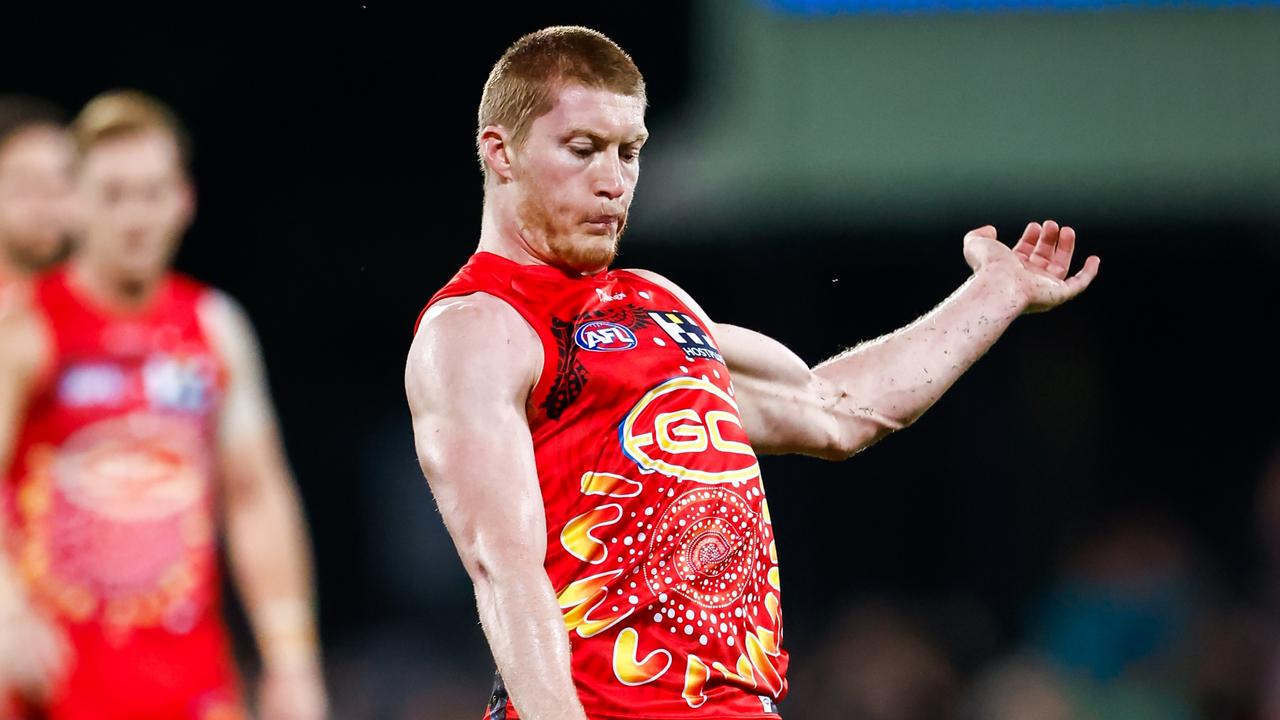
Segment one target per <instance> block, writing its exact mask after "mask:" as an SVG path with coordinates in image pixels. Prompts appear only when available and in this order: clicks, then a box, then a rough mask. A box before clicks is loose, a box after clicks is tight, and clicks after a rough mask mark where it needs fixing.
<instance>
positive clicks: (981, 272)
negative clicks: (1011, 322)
mask: <svg viewBox="0 0 1280 720" xmlns="http://www.w3.org/2000/svg"><path fill="white" fill-rule="evenodd" d="M1021 272H1022V269H1021V268H1020V267H1017V266H1016V265H1013V264H1011V263H1002V262H996V263H987V264H985V265H983V266H981V267H979V268H978V269H977V270H975V271H974V272H973V276H974V279H975V281H976V282H977V283H979V284H980V285H981V287H982V288H983V289H985V290H986V291H987V292H988V293H989V294H990V295H991V296H992V297H994V298H995V299H996V302H998V303H999V305H1000V307H1001V308H1006V309H1008V310H1009V311H1010V314H1011V315H1012V316H1013V317H1017V316H1018V315H1021V314H1022V313H1024V312H1026V310H1027V308H1028V307H1030V305H1031V302H1030V300H1029V299H1028V298H1027V293H1026V292H1025V290H1024V289H1023V287H1022V283H1021V281H1020V279H1019V278H1020V277H1021Z"/></svg>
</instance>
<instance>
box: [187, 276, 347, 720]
mask: <svg viewBox="0 0 1280 720" xmlns="http://www.w3.org/2000/svg"><path fill="white" fill-rule="evenodd" d="M200 320H201V324H202V325H203V327H204V328H205V331H206V333H207V334H208V336H209V337H210V338H211V340H212V341H213V343H214V345H215V348H216V350H217V352H218V354H219V356H220V357H221V359H222V361H223V364H224V367H225V368H226V370H227V388H226V394H225V397H224V399H223V404H222V408H221V412H220V417H219V427H218V456H219V457H218V460H219V467H220V469H221V474H222V479H223V502H224V508H225V513H226V537H227V550H228V560H229V562H230V565H231V570H232V575H233V579H234V580H235V584H236V587H237V589H238V590H239V593H240V597H241V599H242V601H243V603H244V607H245V609H246V612H247V614H248V616H249V621H250V624H251V625H252V627H253V632H254V636H255V638H256V640H257V645H258V650H259V652H260V653H261V657H262V663H263V677H262V682H261V685H260V688H261V692H260V695H259V709H260V714H259V717H262V718H263V720H284V719H288V720H319V718H322V717H324V716H325V713H326V712H327V710H326V704H327V701H326V697H325V691H324V683H323V676H322V672H321V663H320V650H319V642H318V639H317V633H316V622H315V591H314V585H313V579H312V559H311V550H310V545H309V543H308V538H307V529H306V521H305V518H304V515H303V510H302V503H301V501H300V500H299V497H298V493H297V489H296V487H295V485H294V480H293V476H292V473H291V472H290V470H289V467H288V462H287V460H286V458H285V453H284V447H283V443H282V442H281V439H280V432H279V428H278V427H277V424H276V419H275V412H274V409H273V407H272V404H271V398H270V393H269V391H268V389H267V382H266V372H265V369H264V367H263V362H262V356H261V351H260V349H259V347H258V342H257V338H256V336H255V334H254V332H253V328H252V326H251V324H250V322H249V319H248V317H247V316H246V314H245V312H244V310H243V309H242V308H240V307H239V306H238V305H237V304H236V303H235V302H234V301H232V300H231V299H230V298H228V297H226V296H225V295H222V294H220V293H210V295H209V296H208V297H207V298H206V299H205V300H204V302H203V303H202V305H201V307H200Z"/></svg>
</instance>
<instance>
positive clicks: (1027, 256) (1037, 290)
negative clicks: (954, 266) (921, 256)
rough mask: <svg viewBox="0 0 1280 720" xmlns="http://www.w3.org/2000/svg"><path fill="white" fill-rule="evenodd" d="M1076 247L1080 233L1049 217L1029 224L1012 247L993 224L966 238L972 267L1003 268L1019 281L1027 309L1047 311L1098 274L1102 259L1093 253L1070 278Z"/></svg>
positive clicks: (1085, 285) (971, 233) (975, 231)
mask: <svg viewBox="0 0 1280 720" xmlns="http://www.w3.org/2000/svg"><path fill="white" fill-rule="evenodd" d="M1075 249H1076V232H1075V230H1072V229H1071V228H1070V227H1059V226H1058V223H1056V222H1054V221H1052V220H1046V221H1045V222H1044V224H1043V225H1041V224H1040V223H1037V222H1033V223H1029V224H1028V225H1027V229H1026V230H1024V231H1023V232H1022V237H1021V238H1019V239H1018V242H1017V244H1016V245H1014V246H1013V248H1012V249H1010V248H1009V247H1008V246H1006V245H1005V244H1004V243H1002V242H1000V241H999V240H997V239H996V229H995V228H993V227H991V226H990V225H987V226H984V227H980V228H978V229H977V230H971V231H970V232H969V234H967V235H965V237H964V255H965V260H967V261H968V262H969V266H970V267H972V268H973V269H974V270H975V271H977V270H978V269H979V268H984V267H986V268H990V269H1002V270H1005V271H1007V272H1009V273H1010V274H1011V275H1012V276H1013V278H1014V280H1015V281H1016V282H1017V285H1018V289H1019V290H1020V291H1021V292H1022V293H1023V296H1024V297H1025V298H1026V301H1027V306H1026V310H1025V312H1028V313H1034V312H1044V311H1045V310H1049V309H1052V308H1055V307H1057V306H1058V305H1061V304H1062V303H1064V302H1066V301H1068V300H1070V299H1071V298H1073V297H1075V296H1077V295H1079V294H1080V293H1082V292H1084V290H1085V288H1087V287H1089V283H1091V282H1093V279H1094V278H1095V277H1097V275H1098V266H1099V265H1100V260H1099V259H1098V257H1097V256H1096V255H1090V256H1089V258H1088V259H1087V260H1085V263H1084V267H1082V268H1081V269H1080V271H1079V272H1077V273H1076V274H1075V275H1072V276H1070V277H1068V275H1067V273H1068V272H1069V271H1070V269H1071V256H1072V254H1074V252H1075Z"/></svg>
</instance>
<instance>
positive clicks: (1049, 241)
mask: <svg viewBox="0 0 1280 720" xmlns="http://www.w3.org/2000/svg"><path fill="white" fill-rule="evenodd" d="M1058 230H1059V228H1058V223H1056V222H1054V221H1052V220H1045V221H1044V225H1043V226H1042V227H1041V231H1040V239H1039V240H1037V241H1036V247H1035V249H1034V250H1032V251H1031V256H1030V257H1029V258H1027V260H1028V261H1029V262H1030V263H1031V264H1032V265H1033V266H1035V267H1038V268H1040V269H1041V270H1044V269H1046V268H1048V267H1049V264H1050V263H1052V262H1053V253H1054V250H1056V249H1057V247H1058Z"/></svg>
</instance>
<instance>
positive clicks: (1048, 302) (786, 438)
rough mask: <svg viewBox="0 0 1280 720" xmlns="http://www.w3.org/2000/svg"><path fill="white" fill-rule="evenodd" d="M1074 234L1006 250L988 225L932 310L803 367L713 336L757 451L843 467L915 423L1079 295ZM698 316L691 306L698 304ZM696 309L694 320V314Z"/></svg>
mask: <svg viewBox="0 0 1280 720" xmlns="http://www.w3.org/2000/svg"><path fill="white" fill-rule="evenodd" d="M1074 246H1075V232H1074V231H1072V230H1071V229H1070V228H1062V229H1061V230H1060V229H1059V227H1058V225H1057V224H1056V223H1053V222H1052V221H1050V222H1048V223H1045V225H1044V226H1043V227H1041V226H1040V225H1039V224H1038V223H1031V224H1030V225H1028V226H1027V229H1026V230H1025V231H1024V233H1023V235H1022V238H1021V239H1020V240H1019V241H1018V244H1017V245H1016V246H1015V247H1014V248H1013V249H1012V250H1011V249H1010V248H1008V247H1007V246H1005V245H1004V244H1002V243H1000V242H999V241H998V240H996V233H995V229H994V228H991V227H984V228H980V229H978V230H974V231H972V232H970V233H969V234H968V235H966V236H965V259H966V260H967V261H968V262H969V265H970V267H972V268H973V270H974V274H973V276H972V277H970V278H969V280H968V281H966V282H965V283H964V284H963V285H961V286H960V288H959V289H958V290H956V291H955V292H954V293H952V295H951V297H949V298H947V299H946V300H945V301H943V302H942V303H941V304H940V305H938V306H937V307H936V308H934V309H933V311H931V312H930V313H928V314H927V315H925V316H924V317H921V318H920V319H919V320H917V321H915V322H914V323H911V324H910V325H908V326H906V327H904V328H902V329H900V330H898V331H896V332H893V333H891V334H889V335H885V336H883V337H881V338H879V339H877V340H873V341H870V342H866V343H863V344H861V345H859V346H857V347H856V348H854V349H852V350H850V351H848V352H846V353H843V354H841V355H838V356H836V357H834V358H832V359H830V360H827V361H826V362H823V363H821V364H819V365H818V366H816V367H814V368H809V367H807V366H806V365H805V363H804V362H803V361H802V360H801V359H800V358H799V357H797V356H796V355H795V354H794V353H792V352H791V351H790V350H788V349H787V348H786V347H784V346H783V345H782V344H781V343H779V342H777V341H775V340H772V339H770V338H767V337H765V336H764V335H761V334H759V333H756V332H752V331H750V330H745V329H743V328H738V327H734V326H732V325H720V326H718V327H717V328H716V329H715V330H714V332H715V334H716V339H717V340H718V342H719V343H720V351H721V353H722V354H723V355H724V356H725V361H726V362H727V363H728V365H729V369H730V372H731V374H732V377H733V382H734V389H735V393H736V395H735V397H736V399H737V401H738V403H739V406H740V409H741V412H742V418H743V423H744V425H745V427H746V430H747V435H748V437H750V438H751V443H752V446H753V447H754V448H755V449H756V451H757V452H759V453H804V454H808V455H816V456H818V457H824V458H829V459H843V458H847V457H849V456H851V455H853V454H854V453H856V452H859V451H860V450H863V449H864V448H866V447H868V446H870V445H871V444H873V443H875V442H876V441H878V440H880V439H881V438H883V437H884V436H886V435H888V434H889V433H891V432H893V431H894V430H898V429H901V428H903V427H906V426H907V425H910V424H911V423H913V422H915V420H916V419H917V418H919V417H920V416H921V415H922V414H923V413H924V412H925V411H926V410H928V409H929V407H931V406H932V405H933V404H934V403H935V402H937V400H938V398H940V397H941V396H942V394H943V393H944V392H946V391H947V389H949V388H950V387H951V386H952V385H953V384H954V383H955V381H956V380H958V379H959V378H960V376H961V375H962V374H964V372H965V371H966V370H968V369H969V367H971V366H972V365H973V364H974V363H975V362H977V360H978V358H980V357H982V355H983V354H985V353H986V351H987V350H988V349H989V348H990V347H991V346H992V345H993V344H994V343H995V341H996V340H998V339H999V338H1000V336H1001V335H1002V334H1003V333H1004V331H1005V330H1006V329H1007V328H1008V327H1009V325H1010V324H1011V323H1012V322H1013V321H1014V319H1015V318H1017V317H1018V316H1019V315H1021V314H1023V313H1024V312H1039V311H1043V310H1048V309H1050V308H1052V307H1055V306H1057V305H1059V304H1061V303H1063V302H1066V301H1067V300H1069V299H1071V298H1073V297H1075V296H1076V295H1078V294H1079V293H1081V292H1083V291H1084V289H1085V288H1086V287H1088V285H1089V283H1090V282H1091V281H1092V280H1093V278H1094V276H1095V275H1096V273H1097V269H1098V260H1097V258H1089V260H1088V261H1087V262H1086V263H1085V266H1084V268H1083V269H1082V270H1081V271H1080V272H1079V273H1078V274H1077V275H1075V276H1074V277H1067V271H1068V268H1069V267H1070V265H1071V256H1072V253H1073V250H1074ZM694 307H695V309H697V308H696V306H694ZM699 312H701V311H700V310H699Z"/></svg>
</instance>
